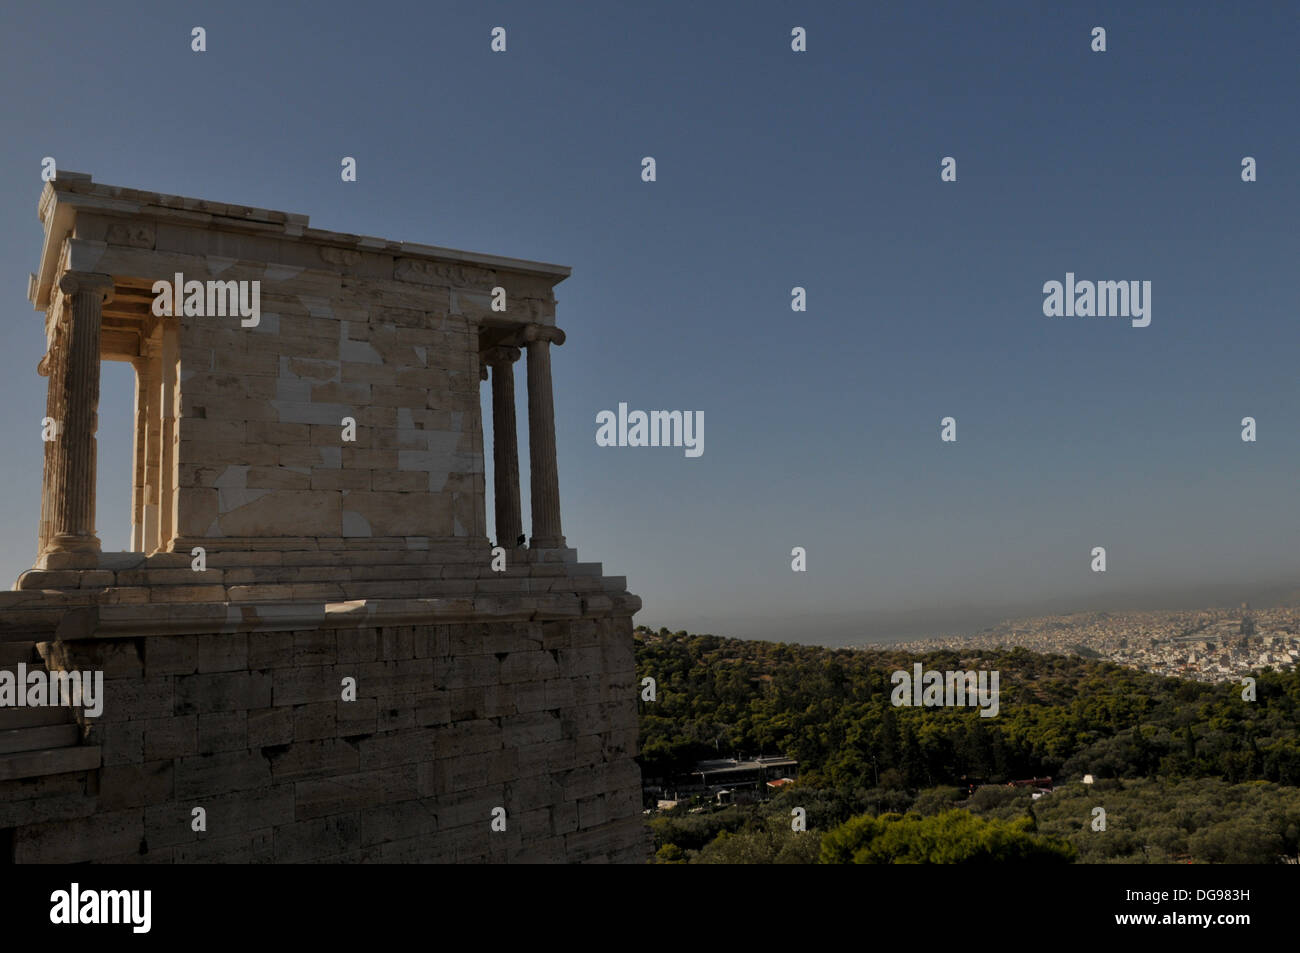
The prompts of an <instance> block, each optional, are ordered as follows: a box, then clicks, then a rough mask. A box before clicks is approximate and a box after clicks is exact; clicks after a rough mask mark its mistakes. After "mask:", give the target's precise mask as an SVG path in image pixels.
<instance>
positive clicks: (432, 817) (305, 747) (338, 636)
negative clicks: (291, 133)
mask: <svg viewBox="0 0 1300 953" xmlns="http://www.w3.org/2000/svg"><path fill="white" fill-rule="evenodd" d="M39 214H40V218H41V221H42V223H43V224H44V226H45V242H44V245H43V249H42V254H41V264H40V268H39V272H38V273H37V274H34V275H33V276H32V280H31V285H30V289H31V290H30V294H31V298H32V301H33V304H34V305H35V306H36V308H37V310H38V311H41V312H43V313H44V318H45V334H46V342H47V354H46V357H45V358H44V359H43V360H42V362H41V368H40V371H41V373H42V374H43V375H44V376H46V377H47V378H48V379H49V397H48V400H47V414H48V420H49V421H50V422H53V426H52V427H51V431H52V433H53V439H48V440H47V441H46V443H45V477H44V483H43V488H42V508H41V519H40V525H39V529H38V532H37V548H36V556H35V558H34V560H33V564H32V568H31V569H30V570H28V571H26V572H24V573H23V574H22V575H21V576H20V577H19V579H18V580H17V582H16V584H15V587H14V589H13V590H12V591H9V592H0V686H3V685H4V684H5V683H4V682H3V680H2V679H3V678H4V675H3V673H6V672H12V673H17V672H19V671H23V672H25V673H29V674H30V673H35V675H34V676H32V677H34V678H36V679H37V680H38V681H39V680H40V679H41V678H53V677H59V676H63V677H65V678H66V677H67V676H69V675H70V674H71V673H87V674H89V673H99V674H101V675H102V678H103V692H102V696H103V697H102V704H103V707H102V711H101V712H100V713H99V714H98V715H97V716H96V715H92V714H90V713H89V712H88V710H87V709H86V708H85V707H84V706H82V707H77V706H75V705H74V706H70V707H65V706H58V707H51V706H47V705H40V704H30V705H18V704H11V703H8V702H5V701H4V699H3V696H0V862H6V861H14V862H19V863H81V862H88V861H89V862H111V863H195V862H239V863H299V862H358V863H360V862H430V863H472V862H598V863H608V862H641V861H644V860H645V859H646V857H647V854H648V840H647V834H646V829H645V827H644V825H643V822H642V819H641V814H640V810H641V800H640V775H639V771H638V769H637V766H636V763H635V761H634V757H635V755H636V744H637V705H636V698H637V688H638V686H637V684H636V675H635V664H634V658H633V648H632V645H633V643H632V616H633V615H634V614H635V613H636V612H637V611H638V610H639V609H640V606H641V602H640V599H638V598H637V597H636V596H634V595H632V594H631V593H629V592H628V591H627V582H626V580H625V579H624V578H623V577H621V576H607V575H605V574H604V571H603V568H602V566H601V565H600V564H599V563H592V562H582V561H580V560H579V558H578V554H577V551H576V550H575V549H573V548H571V547H569V546H568V544H567V543H566V541H565V538H564V535H563V532H562V530H561V521H560V499H559V480H558V467H557V461H556V454H555V437H554V420H553V413H554V411H553V400H552V394H551V367H550V346H551V345H552V344H562V343H563V341H564V333H563V332H562V331H560V330H559V329H558V328H556V327H555V318H554V297H553V294H552V292H551V288H552V287H553V286H554V285H555V284H556V283H558V282H559V281H561V280H563V278H564V277H565V276H566V275H567V274H568V269H567V268H563V267H561V266H556V265H548V264H544V263H538V262H526V261H522V260H518V259H507V258H501V257H498V256H489V255H480V254H475V253H469V252H460V251H456V250H452V249H445V248H437V247H434V246H425V245H412V244H409V243H397V242H390V241H386V240H383V239H374V238H367V237H364V236H356V235H346V234H343V233H337V232H327V231H321V230H316V229H312V228H310V227H309V221H308V219H307V218H306V217H305V216H301V215H292V214H289V213H284V212H274V211H269V210H265V209H254V208H251V207H247V206H237V205H229V204H226V203H215V202H207V201H204V200H198V199H190V198H184V197H178V196H166V195H160V194H157V193H151V192H143V191H139V190H133V189H123V188H118V187H115V186H104V185H99V184H96V183H94V182H93V180H91V178H90V177H89V176H85V175H80V174H77V173H60V174H59V177H58V179H56V180H55V181H53V182H50V183H47V184H46V187H45V190H44V192H43V193H42V196H41V200H40V204H39ZM177 272H183V273H184V277H185V279H187V280H188V279H191V278H193V279H194V280H199V281H210V280H212V279H214V278H216V277H217V276H220V278H221V279H222V280H225V279H230V280H232V281H235V282H240V281H256V282H258V283H259V288H260V292H259V293H260V300H261V302H262V306H263V309H264V310H263V312H262V314H261V315H260V318H259V320H257V321H256V322H254V323H251V324H247V323H243V322H241V317H240V315H238V314H233V313H227V314H218V315H213V314H202V313H190V312H189V308H188V306H187V307H186V308H184V309H182V308H176V309H175V310H174V312H173V311H166V312H165V313H161V314H159V313H157V310H156V308H155V307H154V305H153V299H152V298H151V296H150V294H149V291H148V289H151V288H152V287H154V283H155V282H157V281H171V280H173V277H174V275H175V274H176V273H177ZM496 300H504V301H506V302H508V304H507V305H506V306H505V308H504V310H502V309H499V308H497V307H495V306H494V305H492V304H491V303H490V302H493V301H496ZM523 352H526V353H527V374H526V376H527V385H528V394H527V397H528V408H529V413H528V421H527V423H528V426H529V436H530V439H529V467H528V479H529V480H530V489H531V508H532V514H533V526H532V530H533V532H532V535H531V538H527V539H525V537H524V536H523V527H522V521H521V519H520V501H519V480H520V471H519V461H518V458H517V457H518V451H517V438H516V433H515V429H516V428H515V415H514V402H515V399H514V367H513V365H514V363H515V362H516V361H517V360H518V359H519V357H520V356H521V354H522V353H523ZM101 360H124V361H129V362H131V363H132V365H133V367H134V368H135V371H136V381H137V393H136V411H135V412H136V445H135V458H134V459H135V479H134V491H133V494H132V498H131V500H130V501H129V505H130V507H131V516H132V527H133V534H132V547H133V550H132V551H131V552H121V553H113V552H104V551H102V547H101V546H100V544H99V540H98V537H97V535H96V533H95V512H94V502H95V462H96V454H97V449H96V443H95V441H96V430H97V420H98V416H97V415H98V409H99V408H98V396H99V386H98V374H99V362H100V361H101ZM489 372H490V373H489ZM488 379H490V381H491V384H490V386H491V393H492V406H493V413H492V418H493V419H492V452H493V458H494V470H495V473H496V479H495V481H494V486H493V494H492V505H493V507H494V510H495V527H496V537H497V542H496V545H495V546H494V545H493V543H492V542H491V541H490V540H489V539H488V538H487V536H486V535H485V533H486V527H487V524H488V521H487V516H486V507H487V505H488V496H487V488H486V487H485V485H484V478H483V474H484V472H485V466H484V460H483V452H484V450H483V444H484V440H483V436H484V434H483V422H482V421H481V420H480V412H479V396H478V389H479V387H480V383H481V381H483V380H488ZM345 418H349V419H351V421H352V425H353V426H352V429H351V431H349V430H348V428H347V427H346V425H345ZM349 434H350V436H349ZM20 667H21V668H20ZM10 684H13V679H12V677H11V678H10ZM18 687H19V688H20V689H21V688H22V686H18ZM200 809H201V810H200Z"/></svg>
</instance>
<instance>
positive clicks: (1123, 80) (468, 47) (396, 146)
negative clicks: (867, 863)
mask: <svg viewBox="0 0 1300 953" xmlns="http://www.w3.org/2000/svg"><path fill="white" fill-rule="evenodd" d="M1187 6H1188V5H1185V4H1152V3H1116V4H1074V5H1070V8H1069V9H1059V8H1057V7H1056V6H1055V5H1052V6H1049V5H1044V4H1037V3H1014V4H981V5H974V4H962V3H951V4H936V3H909V4H899V5H894V6H891V7H889V8H877V7H876V6H875V5H862V4H848V3H844V4H827V3H790V2H783V3H745V4H739V3H716V4H698V3H691V4H674V3H658V4H653V5H650V4H647V5H644V6H642V7H641V8H639V9H638V8H633V7H632V5H630V4H619V5H612V4H611V5H598V4H591V3H553V4H546V5H544V6H543V5H539V4H523V3H519V4H515V3H456V4H438V3H435V4H429V3H411V4H400V5H399V4H382V3H369V4H364V5H353V4H340V3H330V2H316V3H311V4H305V3H304V4H294V5H288V4H274V3H258V4H243V3H221V4H189V5H180V4H176V5H173V4H140V5H136V6H134V7H131V8H129V9H130V11H131V12H123V11H122V10H110V9H107V8H105V7H104V6H102V5H100V4H84V3H75V2H74V3H63V4H58V5H56V6H53V7H50V6H35V5H33V6H30V7H29V8H27V9H17V10H13V11H12V12H9V13H7V24H6V29H5V30H4V31H3V33H0V77H2V78H3V82H4V87H5V88H6V89H7V90H10V91H11V95H9V96H6V97H4V99H3V100H2V101H0V128H3V130H4V133H5V135H4V143H5V147H4V149H3V151H2V152H0V176H2V178H0V182H3V187H0V218H2V220H3V226H4V227H3V228H2V229H0V262H2V263H3V265H2V266H0V268H2V270H0V279H3V280H0V288H4V289H8V290H7V291H5V292H4V295H5V298H4V300H6V301H8V315H9V317H8V321H7V322H6V324H5V330H4V332H3V335H4V336H3V344H4V347H3V348H0V396H2V397H3V399H4V401H5V406H6V408H7V413H5V414H4V415H3V418H2V419H0V427H2V428H3V437H4V439H5V441H6V445H7V446H8V447H9V448H10V451H11V452H9V453H7V454H5V455H4V456H3V459H2V461H0V466H2V467H3V471H0V475H2V477H3V480H4V484H5V486H6V487H7V490H8V492H7V493H6V494H5V496H4V498H3V501H0V538H2V539H3V540H4V543H5V546H4V548H3V553H2V554H0V563H2V565H0V573H2V574H3V575H5V576H6V577H7V578H6V580H5V581H6V582H8V581H9V580H12V579H13V577H15V576H16V575H17V574H18V572H20V571H21V570H22V569H24V568H26V567H27V566H30V565H31V562H32V560H33V558H34V555H35V535H36V523H37V516H38V512H39V491H40V471H41V443H40V439H39V436H40V435H39V421H40V418H41V416H42V414H43V412H44V383H45V382H44V380H43V379H41V378H39V377H38V376H37V375H36V372H35V367H36V363H37V361H38V360H39V358H40V356H41V353H42V350H43V343H44V342H43V338H42V334H41V321H40V315H38V314H37V313H36V312H34V311H33V310H32V309H31V305H30V304H29V303H28V302H27V301H26V299H25V290H26V275H27V273H28V272H29V271H32V270H34V269H35V267H36V264H37V256H38V254H39V249H40V241H41V231H40V226H39V223H38V222H37V219H36V214H35V208H36V201H37V197H38V195H39V191H40V186H41V182H40V161H41V158H42V157H43V156H46V155H50V156H54V157H55V158H56V159H57V161H58V163H59V166H60V167H61V168H64V169H69V170H75V171H82V172H89V173H91V174H93V175H94V177H95V180H96V181H98V182H107V183H112V184H117V185H123V186H130V187H137V188H147V189H154V190H158V191H162V192H171V193H177V194H182V195H190V196H198V197H203V198H209V199H214V200H218V201H231V202H236V203H242V204H249V205H258V206H263V207H270V208H277V209H283V210H286V211H291V212H302V213H307V214H309V215H310V216H311V220H312V224H313V225H315V226H317V227H322V228H330V229H336V230H340V231H348V232H357V233H362V234H371V235H379V236H383V237H386V238H394V239H400V240H409V241H421V242H427V243H430V244H436V245H445V246H450V247H455V248H464V249H469V250H474V251H481V252H488V253H495V254H502V255H511V256H517V257H522V258H533V259H540V260H543V261H552V262H558V263H561V264H566V265H569V266H572V268H573V276H572V277H571V278H570V279H568V280H567V281H565V282H564V283H562V284H561V285H560V286H559V287H558V288H557V298H558V302H559V306H558V321H559V324H560V326H561V327H563V328H564V329H565V330H566V332H567V333H568V342H567V343H566V344H565V345H564V346H563V347H562V348H558V349H555V350H554V357H553V360H554V377H555V390H556V413H557V440H558V445H559V454H560V457H559V460H560V480H561V492H562V500H563V510H564V529H565V533H566V535H567V536H568V539H569V541H570V544H571V545H575V546H576V547H577V548H578V550H579V553H580V555H581V556H582V558H584V559H588V560H600V561H602V562H604V564H605V568H606V571H607V572H610V573H616V574H626V575H627V576H628V580H629V587H630V588H631V590H632V591H633V592H636V593H638V594H639V595H641V596H642V597H643V599H644V600H645V605H646V608H645V609H644V610H643V612H642V613H641V614H640V615H639V616H638V621H640V622H644V623H647V624H650V625H653V626H656V627H657V626H660V625H667V626H669V627H670V628H674V629H676V628H689V629H692V630H712V631H715V632H718V633H719V634H728V635H738V636H749V635H753V636H762V637H777V638H790V639H800V638H804V639H810V640H812V639H816V640H822V641H835V642H851V641H854V640H857V639H860V638H874V637H883V636H887V635H889V634H891V633H895V632H897V633H900V634H913V633H914V632H915V631H917V630H918V629H925V628H927V627H930V628H934V627H938V628H961V627H963V625H964V624H966V623H970V624H971V625H974V624H976V623H978V624H979V625H982V624H986V623H987V622H988V621H992V618H991V617H996V616H998V615H1001V614H1010V613H1012V612H1013V611H1017V610H1020V609H1024V610H1026V611H1028V610H1030V609H1032V610H1034V611H1039V610H1043V611H1046V610H1047V609H1049V608H1059V609H1068V608H1079V607H1085V606H1097V607H1118V606H1120V605H1121V604H1126V603H1128V602H1135V601H1141V600H1144V599H1145V600H1148V601H1150V600H1152V599H1155V600H1156V601H1157V602H1158V604H1162V605H1171V606H1172V605H1174V604H1178V605H1189V606H1190V605H1196V604H1199V603H1202V602H1205V601H1207V600H1208V599H1210V598H1211V594H1214V597H1215V598H1220V597H1221V598H1224V599H1235V598H1236V597H1237V596H1238V594H1240V598H1249V597H1250V596H1251V594H1253V593H1255V592H1256V591H1260V590H1262V589H1264V588H1269V587H1272V588H1278V587H1283V588H1285V587H1287V586H1290V587H1291V588H1292V589H1294V588H1296V586H1297V584H1296V583H1295V580H1296V579H1297V570H1300V546H1298V545H1297V542H1296V541H1297V540H1300V507H1297V506H1296V505H1295V499H1296V490H1297V479H1296V477H1297V473H1298V472H1300V424H1297V420H1296V416H1297V412H1300V402H1298V401H1297V391H1298V388H1297V359H1296V355H1297V353H1298V348H1297V345H1300V330H1298V327H1297V320H1296V319H1297V314H1296V290H1295V282H1296V279H1297V276H1298V275H1300V268H1298V267H1297V250H1298V245H1300V243H1298V242H1297V228H1298V226H1297V221H1300V217H1298V215H1297V213H1298V212H1300V186H1298V185H1297V180H1296V176H1295V173H1294V166H1295V164H1296V163H1297V162H1298V161H1300V123H1297V115H1300V110H1298V109H1297V107H1298V106H1300V66H1298V65H1297V64H1298V63H1300V58H1298V57H1297V56H1296V52H1295V51H1296V50H1297V49H1298V48H1300V18H1298V17H1297V11H1296V8H1295V7H1294V5H1291V4H1282V3H1260V4H1240V5H1233V6H1232V7H1231V8H1229V7H1227V6H1222V7H1220V6H1218V5H1214V6H1211V5H1202V6H1203V7H1205V9H1199V10H1194V9H1188V8H1187ZM196 25H199V26H203V27H205V29H206V30H207V43H208V51H207V52H206V53H203V54H197V53H193V52H191V50H190V29H191V27H193V26H196ZM494 26H503V27H505V28H506V30H507V39H508V51H507V52H506V53H504V54H494V53H492V52H491V51H490V49H489V42H490V35H489V34H490V31H491V29H492V28H493V27H494ZM794 26H803V27H805V28H806V29H807V31H808V52H807V53H802V54H796V53H793V52H792V51H791V50H790V30H791V28H792V27H794ZM1094 26H1103V27H1105V28H1106V30H1107V46H1108V49H1107V51H1106V52H1105V53H1093V52H1092V51H1091V50H1090V48H1089V47H1090V32H1091V30H1092V28H1093V27H1094ZM19 90H21V91H23V92H21V93H19V92H17V91H19ZM345 155H350V156H355V157H356V158H357V160H358V181H357V182H356V183H349V184H344V183H343V182H341V181H340V177H339V172H338V170H339V160H340V158H341V157H342V156H345ZM1247 155H1249V156H1254V157H1255V158H1256V159H1257V161H1258V176H1259V180H1258V181H1257V182H1254V183H1250V184H1247V183H1243V182H1242V181H1241V179H1240V162H1241V159H1242V157H1243V156H1247ZM643 156H654V157H655V159H656V161H657V165H658V181H656V182H654V183H645V182H642V181H641V179H640V169H641V165H640V161H641V158H642V157H643ZM944 156H953V157H955V158H956V159H957V169H958V178H957V182H955V183H942V182H940V180H939V163H940V159H941V158H942V157H944ZM1067 271H1072V272H1074V273H1075V274H1076V276H1077V277H1078V278H1080V279H1084V278H1086V279H1093V280H1119V279H1136V280H1149V281H1151V282H1152V289H1153V290H1152V321H1151V325H1150V326H1149V327H1147V328H1140V329H1139V328H1133V327H1131V326H1130V325H1129V322H1128V321H1127V320H1124V319H1119V318H1048V317H1045V316H1044V315H1043V312H1042V301H1043V293H1042V286H1043V283H1044V282H1046V281H1050V280H1058V281H1060V280H1063V279H1064V277H1065V273H1066V272H1067ZM796 285H798V286H802V287H805V288H806V289H807V293H808V310H807V312H806V313H794V312H792V311H791V309H790V289H791V288H792V287H793V286H796ZM522 370H523V369H522V364H521V365H520V366H519V373H520V378H519V390H520V392H521V398H522V391H523V387H522V383H523V381H522ZM130 395H131V375H130V371H129V368H127V367H126V366H125V365H107V366H106V369H105V373H104V396H103V401H102V403H101V407H100V437H101V451H100V505H99V512H100V519H99V529H100V535H101V538H102V539H103V540H104V543H105V548H108V549H118V548H124V547H125V546H126V545H127V541H128V539H129V527H128V524H127V522H126V520H127V515H128V507H127V501H128V500H129V456H130V434H131V421H130V417H131V403H130ZM620 401H622V402H626V403H627V404H628V406H629V407H630V408H632V409H642V410H652V409H670V410H671V409H680V410H696V411H703V413H704V417H705V452H704V454H703V456H701V457H699V458H695V459H692V458H688V457H686V456H685V455H684V454H683V453H682V451H681V450H679V449H664V448H656V449H652V448H608V447H605V448H602V447H598V446H597V445H596V443H595V432H596V424H595V418H596V414H597V413H598V412H600V411H601V410H607V409H609V410H616V409H617V406H618V404H619V402H620ZM949 415H950V416H953V417H955V418H956V420H957V426H958V440H957V442H956V443H955V444H944V443H941V442H940V440H939V421H940V418H942V417H944V416H949ZM1247 415H1249V416H1253V417H1255V418H1256V419H1257V421H1258V427H1259V439H1258V441H1257V442H1256V443H1254V444H1247V443H1243V442H1242V440H1241V439H1240V430H1241V427H1240V421H1241V418H1242V417H1243V416H1247ZM523 419H524V417H523V416H522V415H521V434H520V438H521V452H522V453H524V455H525V456H524V459H525V460H526V450H523V449H522V448H523V447H524V446H526V432H525V431H526V428H525V427H523V426H522V421H523ZM489 485H490V481H489ZM524 492H525V496H526V493H527V479H526V477H525V479H524ZM526 507H527V503H526V500H525V524H526V525H527V524H528V515H527V509H526ZM794 546H803V547H805V548H806V549H807V552H808V572H807V573H800V574H796V573H793V572H791V570H790V551H791V548H792V547H794ZM1093 546H1105V547H1106V549H1107V554H1108V571H1107V572H1106V573H1105V574H1104V575H1101V574H1095V573H1092V572H1091V571H1090V569H1089V561H1090V557H1089V553H1090V550H1091V549H1092V547H1093Z"/></svg>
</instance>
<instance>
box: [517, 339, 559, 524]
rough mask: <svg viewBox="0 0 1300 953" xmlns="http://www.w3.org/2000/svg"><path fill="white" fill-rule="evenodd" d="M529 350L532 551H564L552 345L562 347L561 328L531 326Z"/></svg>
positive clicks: (529, 453)
mask: <svg viewBox="0 0 1300 953" xmlns="http://www.w3.org/2000/svg"><path fill="white" fill-rule="evenodd" d="M523 339H524V341H525V342H526V344H527V348H528V458H529V468H528V469H529V474H528V476H529V484H530V486H531V488H532V500H533V536H532V539H531V540H530V541H529V546H530V547H531V548H533V549H563V548H564V534H563V531H562V530H561V529H560V474H559V470H558V468H557V466H556V461H555V399H554V396H553V395H552V393H551V343H552V342H554V343H555V344H557V345H559V344H563V343H564V332H563V331H561V330H560V329H559V328H551V327H545V326H543V325H540V324H530V325H528V327H526V328H524V331H523Z"/></svg>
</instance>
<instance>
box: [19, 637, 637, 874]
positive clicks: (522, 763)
mask: <svg viewBox="0 0 1300 953" xmlns="http://www.w3.org/2000/svg"><path fill="white" fill-rule="evenodd" d="M602 645H605V646H609V647H611V648H612V655H613V657H612V658H611V659H610V663H609V664H608V665H606V666H605V667H603V668H602V669H601V670H600V671H595V670H593V669H592V667H591V665H590V663H589V656H588V655H587V654H585V651H586V650H588V649H591V648H593V647H599V646H602ZM631 646H632V643H631V631H630V620H629V619H627V618H615V617H609V616H606V617H603V618H594V619H573V620H562V621H561V620H557V621H550V622H467V623H454V624H453V623H446V624H424V625H409V626H408V625H402V626H365V627H360V628H346V629H307V630H296V631H293V630H290V631H253V632H248V633H240V634H238V635H236V636H232V635H231V634H229V633H205V634H193V635H151V636H146V637H142V638H128V639H115V638H103V639H94V638H92V639H80V640H71V641H59V642H47V643H42V644H41V645H40V646H39V648H40V650H41V651H42V652H43V654H44V655H45V657H46V659H47V661H48V662H49V663H50V664H52V665H58V666H63V665H68V666H72V665H78V666H82V667H85V668H102V669H105V670H106V671H108V672H109V673H110V677H109V678H108V679H107V682H106V693H107V698H108V702H107V704H106V705H105V709H104V713H103V714H102V715H101V716H100V717H99V718H96V719H85V718H83V719H82V720H81V724H82V731H83V735H84V742H85V744H86V745H90V746H97V747H99V749H100V750H101V751H102V752H104V764H103V766H102V767H100V768H98V769H96V770H90V771H81V772H67V773H62V774H57V775H52V776H45V777H40V778H30V779H25V780H10V781H5V782H0V827H8V828H11V829H12V833H11V843H12V850H13V860H15V861H16V862H19V863H49V862H59V863H77V862H84V861H98V862H111V863H168V862H177V863H180V862H234V863H259V862H262V863H266V862H275V863H282V862H283V863H300V862H306V861H326V862H328V861H337V862H420V863H467V862H528V861H570V862H575V861H613V862H620V861H626V862H636V861H640V860H643V859H644V857H645V838H644V833H643V825H642V821H641V818H640V807H641V794H640V774H639V772H638V770H637V768H636V765H635V762H634V761H633V760H632V758H633V756H634V754H635V751H636V739H637V712H636V704H635V701H634V700H633V699H634V698H635V692H634V687H635V686H634V683H635V670H634V662H633V658H632V648H631ZM345 678H353V679H355V680H356V696H355V700H354V701H342V700H341V695H342V690H341V687H340V686H341V685H342V683H343V680H344V679H345ZM498 807H501V808H504V809H505V819H506V824H505V828H506V829H505V830H504V831H494V830H493V829H492V824H491V821H492V812H493V809H495V808H498ZM195 808H203V810H204V812H205V813H206V828H207V829H206V831H205V832H196V831H195V830H193V829H192V828H193V824H192V821H193V812H194V809H195Z"/></svg>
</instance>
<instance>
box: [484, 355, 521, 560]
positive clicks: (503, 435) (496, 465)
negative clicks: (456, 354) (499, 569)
mask: <svg viewBox="0 0 1300 953" xmlns="http://www.w3.org/2000/svg"><path fill="white" fill-rule="evenodd" d="M483 360H484V361H485V362H486V363H487V365H488V367H490V368H491V369H492V497H493V500H494V501H495V502H496V515H497V519H496V523H497V545H498V546H504V547H505V548H506V549H511V548H513V547H515V546H518V545H519V538H520V537H521V536H522V535H523V532H524V520H523V517H522V516H520V511H519V435H518V433H517V432H516V428H515V368H514V364H515V361H517V360H519V348H517V347H494V348H491V349H489V350H487V351H485V352H484V354H483Z"/></svg>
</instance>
